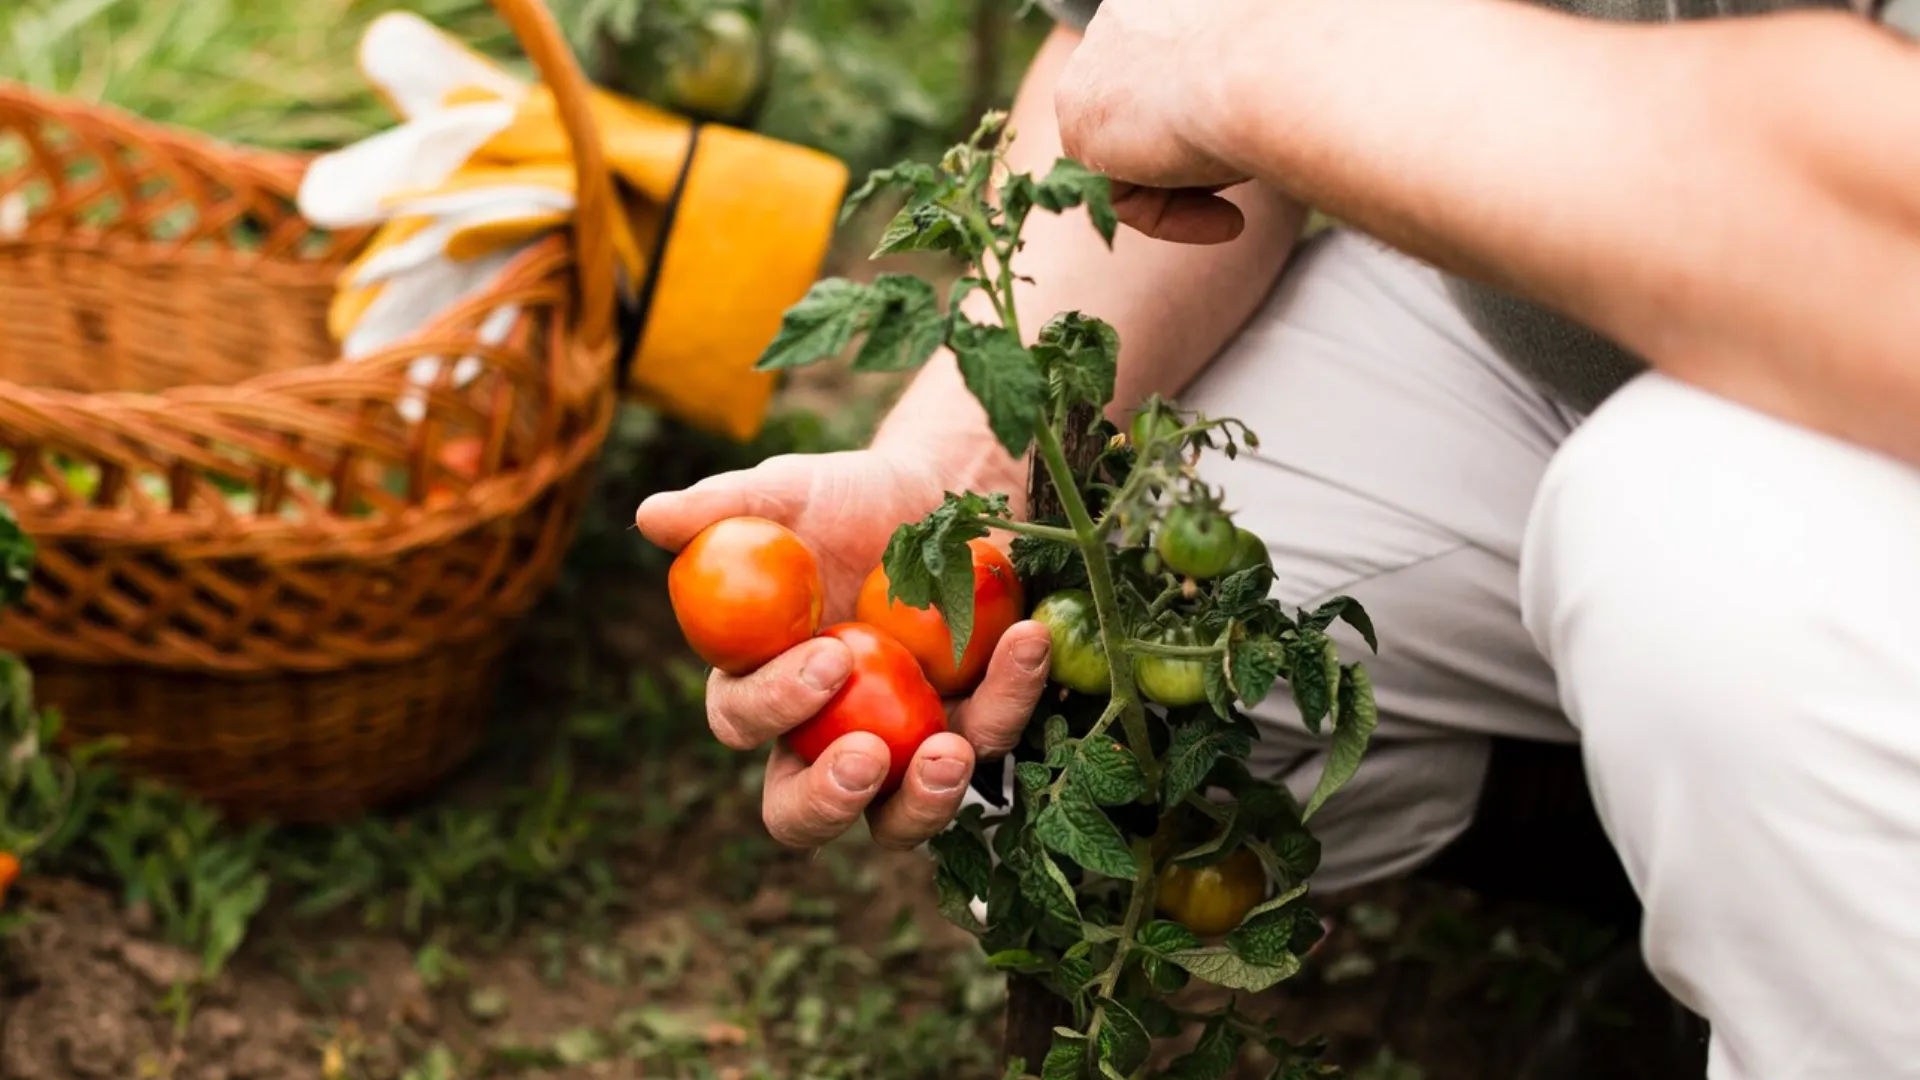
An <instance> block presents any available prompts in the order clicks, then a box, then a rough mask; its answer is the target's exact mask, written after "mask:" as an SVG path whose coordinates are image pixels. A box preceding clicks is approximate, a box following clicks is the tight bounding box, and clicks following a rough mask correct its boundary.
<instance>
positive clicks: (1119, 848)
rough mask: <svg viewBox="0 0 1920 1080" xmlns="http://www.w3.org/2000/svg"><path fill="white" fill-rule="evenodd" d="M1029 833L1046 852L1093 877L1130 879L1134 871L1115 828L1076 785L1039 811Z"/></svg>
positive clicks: (1125, 846)
mask: <svg viewBox="0 0 1920 1080" xmlns="http://www.w3.org/2000/svg"><path fill="white" fill-rule="evenodd" d="M1033 832H1034V835H1035V836H1037V837H1039V839H1040V842H1041V843H1043V844H1045V845H1046V846H1047V848H1048V849H1049V850H1051V851H1055V852H1058V853H1060V854H1061V855H1065V856H1066V857H1067V858H1069V859H1072V860H1073V861H1074V862H1076V863H1079V864H1080V865H1081V866H1084V867H1086V868H1087V869H1089V870H1091V871H1093V872H1094V873H1096V874H1105V875H1106V876H1108V877H1113V878H1131V877H1132V876H1133V874H1134V871H1135V870H1136V869H1137V868H1138V867H1137V864H1136V863H1135V862H1134V859H1133V852H1132V851H1131V850H1129V849H1128V847H1127V840H1126V837H1124V836H1122V835H1120V829H1119V827H1118V826H1116V825H1115V824H1114V823H1113V822H1112V820H1110V819H1109V818H1108V817H1107V815H1106V812H1105V811H1103V810H1101V809H1100V808H1099V807H1098V806H1096V805H1094V802H1093V799H1092V798H1091V797H1090V796H1089V795H1088V794H1087V792H1086V789H1084V788H1083V787H1081V786H1080V785H1079V784H1075V783H1068V784H1067V786H1066V787H1065V788H1064V789H1062V791H1061V792H1060V797H1059V798H1058V799H1055V800H1054V801H1053V803H1052V804H1051V805H1049V806H1048V807H1047V808H1046V809H1045V810H1042V811H1040V816H1039V817H1037V818H1035V819H1034V821H1033Z"/></svg>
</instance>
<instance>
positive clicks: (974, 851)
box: [927, 825, 993, 897]
mask: <svg viewBox="0 0 1920 1080" xmlns="http://www.w3.org/2000/svg"><path fill="white" fill-rule="evenodd" d="M927 847H928V848H929V849H930V850H931V851H932V852H933V857H934V860H935V861H936V863H937V864H938V865H939V867H940V868H941V869H943V870H945V871H947V872H948V873H951V874H952V875H953V876H954V879H955V880H956V881H958V882H960V884H961V885H963V886H965V887H966V888H967V890H968V892H969V895H970V896H980V897H984V896H986V895H987V883H988V881H989V879H991V878H992V877H993V855H992V853H991V852H989V851H988V850H987V842H986V840H985V839H984V838H982V837H981V836H980V835H979V834H978V833H976V832H973V831H971V830H969V829H966V828H962V827H960V826H958V825H956V826H954V827H953V828H950V829H947V830H945V831H944V832H940V833H937V834H935V835H934V837H933V839H931V840H929V841H927Z"/></svg>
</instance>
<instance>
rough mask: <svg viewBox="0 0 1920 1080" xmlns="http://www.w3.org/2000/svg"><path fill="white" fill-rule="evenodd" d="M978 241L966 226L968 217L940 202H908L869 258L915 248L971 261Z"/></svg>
mask: <svg viewBox="0 0 1920 1080" xmlns="http://www.w3.org/2000/svg"><path fill="white" fill-rule="evenodd" d="M977 250H979V242H978V240H976V239H975V238H974V236H973V235H972V234H971V233H970V232H969V230H968V229H967V220H966V219H965V218H963V217H961V216H960V215H959V214H956V213H954V212H953V211H952V210H949V209H947V208H946V207H945V206H942V205H940V204H939V203H937V202H922V203H909V204H907V205H906V206H905V207H902V208H901V210H900V212H899V213H898V214H895V215H894V218H893V220H892V221H890V222H888V223H887V230H886V231H885V232H884V233H881V234H880V243H879V244H878V245H877V246H876V247H875V248H874V249H873V254H872V255H870V256H869V258H874V259H878V258H881V257H883V256H887V255H898V254H901V253H903V252H912V251H941V252H947V253H949V254H953V255H957V256H959V257H960V258H961V259H962V260H965V261H968V262H971V261H972V259H971V258H970V256H972V255H973V254H974V253H975V252H976V251H977Z"/></svg>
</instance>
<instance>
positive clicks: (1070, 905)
mask: <svg viewBox="0 0 1920 1080" xmlns="http://www.w3.org/2000/svg"><path fill="white" fill-rule="evenodd" d="M1020 895H1022V896H1024V897H1026V898H1027V901H1028V902H1029V903H1031V904H1032V905H1033V906H1034V907H1037V908H1039V909H1040V911H1041V914H1042V915H1043V916H1045V917H1046V918H1049V919H1052V920H1053V921H1054V923H1055V925H1056V926H1057V927H1058V928H1059V929H1061V930H1072V931H1074V932H1075V933H1076V934H1077V933H1078V931H1079V928H1080V903H1079V900H1078V899H1077V898H1076V897H1075V896H1074V894H1073V885H1072V884H1071V883H1069V882H1068V881H1067V875H1065V874H1064V873H1062V872H1061V871H1060V867H1059V866H1057V865H1056V864H1055V863H1054V861H1053V859H1052V858H1051V857H1050V856H1048V855H1047V853H1046V852H1044V851H1039V852H1034V853H1033V856H1032V858H1031V859H1030V860H1028V862H1027V865H1026V868H1025V869H1024V870H1023V871H1022V873H1021V875H1020Z"/></svg>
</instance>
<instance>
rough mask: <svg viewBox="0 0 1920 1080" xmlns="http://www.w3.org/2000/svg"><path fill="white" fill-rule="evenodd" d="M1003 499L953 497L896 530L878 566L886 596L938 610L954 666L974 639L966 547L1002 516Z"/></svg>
mask: <svg viewBox="0 0 1920 1080" xmlns="http://www.w3.org/2000/svg"><path fill="white" fill-rule="evenodd" d="M1006 509H1007V501H1006V497H1005V496H1002V495H994V496H984V495H974V494H971V493H969V494H966V495H955V494H952V493H951V492H949V493H948V495H947V497H946V500H945V501H944V502H942V503H941V504H940V506H939V507H938V508H937V509H935V510H934V511H933V512H932V513H930V514H928V515H927V516H926V517H925V518H923V519H921V520H920V521H916V522H910V523H908V524H905V525H902V526H900V527H899V528H898V529H895V530H894V532H893V537H892V539H890V540H888V541H887V550H886V553H885V554H884V555H882V556H881V560H880V561H881V565H882V566H883V567H885V569H886V572H887V596H888V599H890V600H897V601H899V602H900V603H902V604H905V605H907V606H908V607H915V608H920V609H922V610H924V609H926V608H928V607H934V608H937V609H938V610H939V612H940V616H941V618H942V619H944V620H945V621H946V624H947V628H948V630H949V631H950V632H951V636H952V640H953V655H954V662H955V663H958V662H959V659H960V657H961V655H962V654H963V653H965V651H966V647H967V642H968V640H969V639H971V638H972V637H973V552H972V549H971V548H969V547H968V546H967V545H968V541H970V540H974V539H976V538H978V537H982V536H985V535H987V527H986V526H985V525H983V524H981V519H982V518H986V517H999V516H1003V515H1004V514H1005V513H1006Z"/></svg>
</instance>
